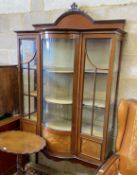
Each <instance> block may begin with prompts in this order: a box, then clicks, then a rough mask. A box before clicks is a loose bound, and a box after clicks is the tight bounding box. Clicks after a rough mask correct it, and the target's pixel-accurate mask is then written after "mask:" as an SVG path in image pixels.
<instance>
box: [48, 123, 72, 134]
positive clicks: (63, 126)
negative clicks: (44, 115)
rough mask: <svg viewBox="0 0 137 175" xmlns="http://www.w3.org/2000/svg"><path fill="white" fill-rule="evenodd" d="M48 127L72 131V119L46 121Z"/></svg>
mask: <svg viewBox="0 0 137 175" xmlns="http://www.w3.org/2000/svg"><path fill="white" fill-rule="evenodd" d="M45 127H46V128H51V129H54V130H59V131H70V130H71V121H70V120H53V121H49V122H48V123H45Z"/></svg>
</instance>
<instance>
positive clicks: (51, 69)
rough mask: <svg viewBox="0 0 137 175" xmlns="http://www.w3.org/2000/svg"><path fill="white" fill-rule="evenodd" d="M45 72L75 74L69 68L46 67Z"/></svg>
mask: <svg viewBox="0 0 137 175" xmlns="http://www.w3.org/2000/svg"><path fill="white" fill-rule="evenodd" d="M44 70H45V71H47V72H51V73H74V70H73V69H72V68H69V67H44Z"/></svg>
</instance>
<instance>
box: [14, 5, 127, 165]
mask: <svg viewBox="0 0 137 175" xmlns="http://www.w3.org/2000/svg"><path fill="white" fill-rule="evenodd" d="M124 24H125V21H124V20H109V21H94V20H93V19H92V18H91V17H89V16H88V15H87V14H85V13H84V12H83V11H81V10H80V9H79V8H77V6H76V4H75V3H74V4H73V5H72V6H71V9H70V10H69V11H67V12H66V13H64V14H63V15H61V16H60V17H59V18H58V19H57V20H56V21H55V23H54V24H36V25H34V28H35V30H34V31H17V35H18V56H19V75H20V113H21V116H22V129H23V130H27V131H28V130H29V131H31V132H37V133H38V134H40V135H42V136H43V137H44V138H45V139H46V140H47V143H48V144H47V148H46V151H45V153H46V154H47V155H50V156H52V157H58V158H70V159H71V158H72V159H73V158H75V159H78V160H81V161H85V162H88V163H91V164H93V165H96V166H99V165H100V164H101V163H102V162H103V161H104V160H105V159H106V158H107V157H108V156H109V154H111V152H112V143H113V131H114V117H115V106H116V101H117V100H116V99H117V92H118V75H119V70H120V62H121V59H120V55H121V54H120V53H121V52H120V50H121V46H122V38H123V35H124V33H125V32H124V31H123V28H124Z"/></svg>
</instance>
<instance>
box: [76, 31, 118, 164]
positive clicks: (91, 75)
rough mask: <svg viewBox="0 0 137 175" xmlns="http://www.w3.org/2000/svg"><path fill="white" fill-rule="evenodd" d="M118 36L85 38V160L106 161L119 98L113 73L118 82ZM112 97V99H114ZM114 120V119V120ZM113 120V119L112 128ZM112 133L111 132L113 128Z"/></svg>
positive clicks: (82, 139)
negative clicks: (110, 114)
mask: <svg viewBox="0 0 137 175" xmlns="http://www.w3.org/2000/svg"><path fill="white" fill-rule="evenodd" d="M116 38H117V37H116V36H115V35H112V34H85V35H84V36H83V58H82V59H83V60H84V69H83V81H82V87H83V90H82V93H81V96H82V97H81V98H82V103H81V109H82V111H81V123H80V136H79V154H80V156H81V157H82V158H86V159H89V160H90V159H92V160H94V161H96V164H97V162H99V161H101V160H103V154H104V151H105V147H106V142H107V141H106V140H107V139H108V138H107V137H108V132H109V131H108V127H109V121H110V120H109V113H110V111H111V112H112V111H113V112H112V115H113V114H114V103H115V100H116V99H115V96H116V82H117V81H115V82H114V83H113V84H115V85H114V86H115V88H113V89H112V88H111V87H112V82H113V76H112V75H113V69H115V73H116V74H115V75H116V76H115V78H116V79H115V80H117V70H118V58H119V54H117V62H116V67H115V68H114V61H115V47H116ZM112 96H113V97H112ZM112 117H113V116H112ZM112 125H113V119H111V127H112ZM111 130H112V128H111Z"/></svg>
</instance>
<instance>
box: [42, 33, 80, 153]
mask: <svg viewBox="0 0 137 175" xmlns="http://www.w3.org/2000/svg"><path fill="white" fill-rule="evenodd" d="M42 38H43V39H42V60H43V118H42V125H43V132H42V134H43V137H44V138H46V139H47V142H48V147H47V149H48V151H49V152H50V153H52V154H57V155H62V156H63V155H64V156H67V155H68V156H69V155H70V154H71V135H72V116H73V112H74V111H73V104H74V100H73V99H74V98H73V96H74V92H73V90H74V76H75V63H76V59H77V58H76V51H77V49H78V46H77V44H76V43H77V40H78V38H79V36H78V35H76V34H48V33H47V34H43V37H42Z"/></svg>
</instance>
